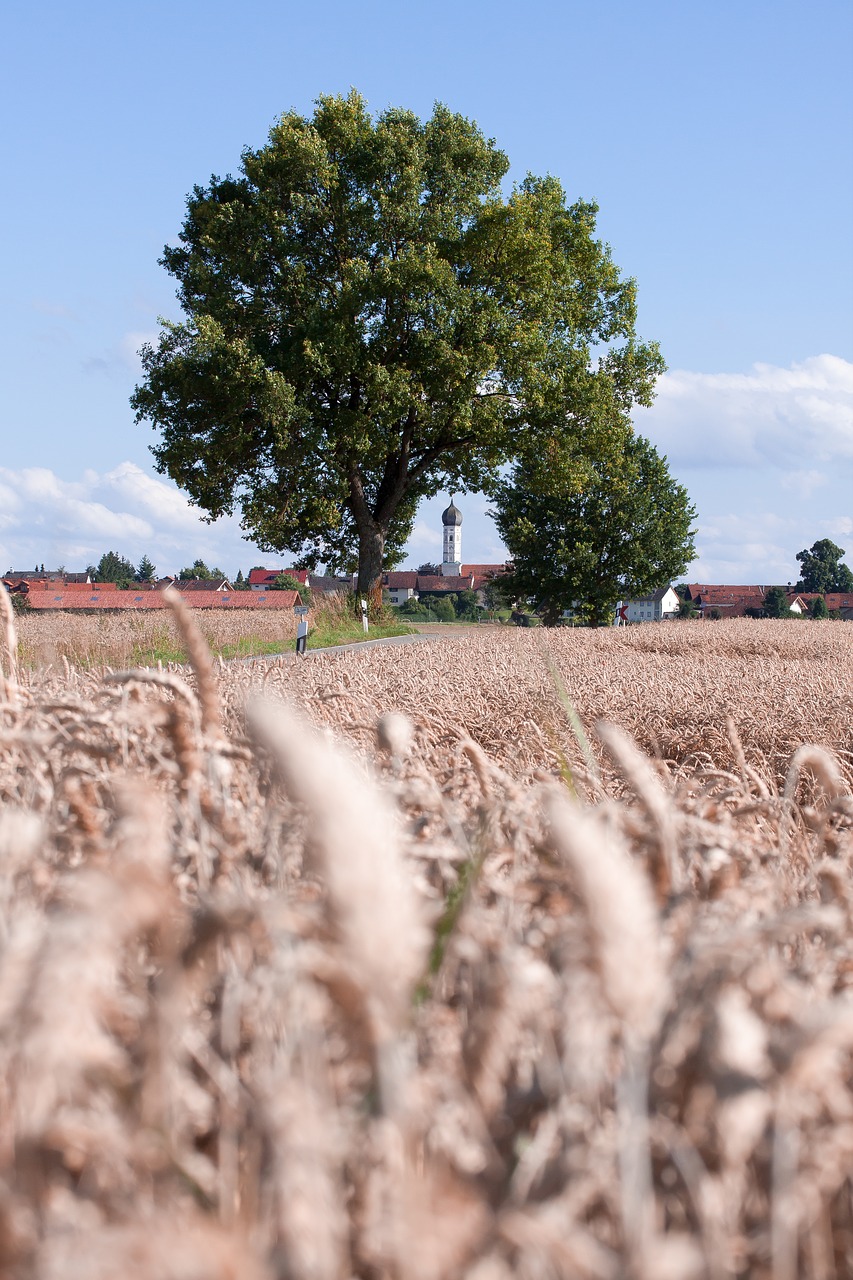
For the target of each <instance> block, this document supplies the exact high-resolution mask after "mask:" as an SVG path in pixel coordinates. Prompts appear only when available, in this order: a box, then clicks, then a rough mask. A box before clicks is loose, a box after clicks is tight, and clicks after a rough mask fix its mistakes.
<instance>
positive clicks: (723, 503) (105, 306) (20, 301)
mask: <svg viewBox="0 0 853 1280" xmlns="http://www.w3.org/2000/svg"><path fill="white" fill-rule="evenodd" d="M0 68H2V75H0V98H2V107H3V118H4V120H5V121H6V129H5V131H4V137H3V139H2V144H0V145H2V161H3V172H4V175H5V178H6V191H7V195H6V198H5V200H4V202H3V206H2V229H3V243H4V246H5V248H6V250H7V253H6V258H7V261H6V264H5V286H6V287H5V289H4V300H3V309H2V320H0V324H2V335H0V337H2V340H0V360H2V367H0V423H2V450H0V569H5V568H7V567H10V566H12V565H14V567H15V568H25V567H27V566H28V565H29V564H30V563H33V564H34V563H36V562H41V561H44V562H45V563H50V564H58V563H64V564H66V565H67V566H68V567H69V568H71V567H78V566H81V565H84V564H85V563H87V562H88V561H89V560H91V559H92V558H93V557H94V558H97V556H98V555H100V553H101V552H102V551H105V550H107V549H115V550H118V551H120V552H122V553H123V554H125V555H127V556H129V557H130V558H131V559H133V560H134V561H137V560H138V559H139V557H140V556H141V555H142V554H143V552H146V553H147V554H149V555H150V556H151V558H152V559H153V560H154V561H155V563H156V564H157V565H158V566H159V567H160V568H161V569H162V570H163V571H169V570H173V569H175V568H180V567H181V565H182V564H184V563H187V562H188V560H192V559H193V558H195V556H197V555H199V556H202V558H204V559H206V560H208V562H214V561H215V562H216V563H218V564H220V565H221V566H222V567H223V568H224V569H225V570H226V571H227V572H229V573H234V572H236V569H237V568H238V567H242V568H243V569H244V570H245V569H246V568H247V567H249V566H250V565H251V564H255V563H264V562H272V560H274V558H272V557H269V556H264V555H262V554H261V553H258V552H257V551H256V550H255V549H254V548H253V547H252V546H251V545H250V544H247V543H246V542H245V541H244V540H243V539H242V538H241V535H240V532H239V528H238V527H237V523H236V521H224V522H221V523H220V524H218V525H216V526H212V527H211V526H208V525H205V524H202V523H201V522H199V520H198V518H197V516H196V514H195V513H194V512H193V511H191V510H189V509H188V508H187V506H186V503H185V501H184V500H183V498H182V496H181V495H180V494H179V493H178V492H177V491H175V490H174V488H173V487H172V486H171V485H170V484H168V483H167V482H166V481H165V480H164V479H163V478H162V477H158V476H156V473H154V471H153V468H152V466H151V460H150V455H149V453H148V445H149V443H150V442H151V439H152V438H153V437H152V435H151V432H150V428H148V427H146V426H141V427H138V426H136V425H135V424H134V422H133V416H132V414H131V411H130V408H129V406H128V396H129V394H130V392H131V391H132V389H133V386H134V384H135V382H136V380H137V378H138V374H139V367H138V362H137V358H136V354H135V353H136V350H137V349H138V347H139V345H140V343H141V342H142V341H143V340H144V339H146V338H147V337H150V336H152V335H153V334H154V333H155V332H156V327H157V317H158V315H165V316H171V317H174V318H177V316H178V307H177V303H176V302H175V299H174V293H173V287H172V281H171V280H170V278H169V277H167V276H166V274H165V272H164V271H163V270H162V268H160V267H158V265H157V258H158V257H159V255H160V252H161V250H162V247H163V245H164V244H165V243H167V242H173V241H174V240H175V238H176V236H177V233H178V231H179V228H180V225H181V221H182V217H183V210H184V201H185V198H186V194H187V193H188V191H189V190H190V189H191V187H192V186H193V184H194V183H197V182H202V183H203V182H206V181H207V179H208V178H209V176H210V174H211V173H218V174H222V173H225V172H228V171H229V170H230V171H234V170H235V169H236V168H237V167H238V165H239V157H240V152H241V149H242V148H243V147H244V146H246V145H249V146H258V145H260V144H261V143H262V142H263V141H264V139H265V137H266V133H267V131H268V129H269V127H270V125H271V124H272V122H273V120H274V119H275V118H276V116H278V115H279V114H281V112H283V111H285V110H288V109H290V108H291V107H292V108H295V109H296V110H298V111H301V112H304V113H306V114H309V113H310V112H311V109H312V102H313V100H314V98H315V97H316V96H317V94H318V93H328V92H332V93H334V92H346V91H347V89H348V88H349V87H350V86H351V85H354V86H355V87H356V88H358V89H359V90H360V91H361V92H362V93H363V94H364V95H365V96H366V97H367V99H368V101H369V103H370V105H371V107H372V108H373V109H375V110H381V109H382V108H384V107H386V106H388V105H398V104H399V105H403V106H406V107H410V108H412V109H413V110H415V111H416V112H418V113H419V114H421V115H426V114H428V113H429V112H430V110H431V107H432V104H433V102H434V101H435V100H436V99H439V100H442V101H445V102H446V103H447V104H448V105H449V106H450V107H451V108H452V109H454V110H457V111H461V112H463V113H464V114H466V115H468V116H471V117H473V118H474V119H476V120H477V122H478V123H479V125H480V127H481V128H482V129H483V131H484V132H485V133H487V134H488V135H490V136H493V137H494V138H495V139H496V141H497V142H498V144H499V145H500V146H501V147H502V148H503V149H504V150H505V151H506V152H507V153H508V155H509V157H510V160H511V161H512V166H513V167H512V174H511V176H512V177H514V178H520V177H523V176H524V174H525V172H527V171H528V170H529V171H532V172H535V173H541V172H545V171H547V172H551V173H554V174H556V175H557V176H558V177H559V178H560V179H561V180H562V182H563V184H564V186H565V188H566V191H567V194H568V196H569V198H570V199H574V198H577V197H583V198H585V199H594V200H596V201H597V202H598V203H599V205H600V209H601V212H600V217H599V231H600V234H601V236H602V238H604V239H605V240H607V241H608V242H609V243H610V244H611V246H612V249H613V254H614V258H615V260H616V262H617V263H618V264H619V265H620V267H621V268H622V269H623V271H624V272H625V273H626V274H630V275H634V276H635V277H636V278H637V281H638V285H639V325H638V328H639V331H640V332H641V334H642V335H643V336H644V337H648V338H657V339H658V340H659V341H660V343H661V345H662V349H663V352H664V356H665V358H666V360H667V363H668V365H669V373H668V374H666V375H665V376H664V378H663V379H662V381H661V384H660V389H659V396H658V400H657V403H656V405H655V407H654V408H653V409H651V410H643V411H640V412H639V413H638V414H637V415H636V419H635V420H636V423H637V426H638V429H639V430H641V431H642V432H643V433H645V434H647V435H648V436H650V438H651V439H652V440H653V441H654V442H655V443H656V444H657V445H659V447H661V448H662V449H663V450H664V451H665V452H666V453H667V456H668V458H669V461H670V466H671V469H672V471H673V472H674V474H675V475H676V476H677V477H678V478H679V479H680V480H681V481H682V482H683V483H685V484H686V485H687V487H688V489H689V491H690V493H691V496H692V498H693V500H694V502H695V504H696V506H697V510H698V528H699V535H698V538H697V547H698V550H699V559H698V560H697V562H695V563H694V565H693V567H692V568H691V570H690V571H689V575H688V576H689V577H690V578H691V579H694V580H702V581H732V582H738V581H740V582H753V581H759V582H766V581H787V580H788V579H789V578H793V577H794V576H795V574H796V569H797V565H796V561H795V559H794V556H795V553H796V552H797V551H798V550H800V549H801V548H802V547H804V546H808V545H810V544H811V543H812V542H813V541H814V540H815V539H817V538H819V537H825V536H830V537H833V538H834V539H835V540H836V541H839V542H840V543H841V545H842V546H845V547H848V548H849V550H850V555H849V556H848V560H849V562H850V563H853V504H851V501H850V490H851V484H850V481H851V463H853V234H851V230H852V229H853V163H851V159H852V158H853V7H851V6H850V4H849V2H848V0H843V2H842V0H815V2H814V3H812V4H811V5H810V6H808V7H806V6H805V5H804V4H802V3H801V2H798V3H796V4H794V3H789V2H787V0H775V2H774V3H759V2H757V0H740V2H739V3H731V2H729V0H719V2H718V3H716V4H714V5H713V6H711V5H707V6H696V5H689V4H687V3H684V2H683V0H682V2H681V3H663V2H661V0H648V2H647V3H646V4H645V5H637V4H636V3H627V2H623V0H600V2H599V3H598V4H595V5H590V4H588V3H586V4H583V5H580V4H577V3H575V2H574V0H568V2H566V0H560V2H557V0H553V2H552V0H548V2H547V3H546V2H544V0H531V2H529V3H527V4H525V5H523V6H517V5H509V4H504V3H499V2H498V3H490V4H484V3H480V2H479V0H475V2H466V0H456V3H452V4H451V3H445V2H444V0H440V2H438V3H430V4H428V5H427V4H418V3H415V4H409V5H400V4H399V3H395V4H392V3H390V2H389V0H373V2H371V0H366V2H365V3H362V4H360V5H358V6H355V5H353V4H351V3H340V2H338V0H332V2H330V3H327V4H325V5H324V6H307V5H304V4H298V5H297V4H292V3H289V2H285V3H278V4H273V3H268V2H266V0H260V2H259V0H244V3H243V4H242V5H241V6H239V7H238V6H236V5H233V4H224V3H220V2H218V0H208V2H207V3H204V4H201V3H199V2H198V0H172V3H169V4H166V3H162V2H161V0H148V3H146V4H145V5H140V6H119V5H115V4H114V3H113V4H106V3H87V2H86V0H78V3H77V4H75V5H68V4H67V3H63V4H57V3H50V4H39V3H38V2H37V0H35V2H33V3H29V4H26V5H25V4H23V3H18V2H13V3H11V4H8V3H7V6H6V18H5V22H4V53H3V55H2V64H0ZM444 501H445V500H443V499H442V500H436V501H434V502H433V503H429V504H425V505H424V507H423V508H422V511H421V513H420V515H419V519H418V522H417V526H416V529H415V533H414V535H413V539H412V543H411V546H410V557H409V563H411V564H417V563H419V562H420V561H421V560H423V559H427V558H431V557H432V556H434V555H436V554H439V553H440V541H439V539H440V525H439V520H438V512H439V511H440V510H441V507H442V506H443V505H444ZM459 505H460V507H461V508H462V510H463V512H464V514H465V525H464V535H465V541H464V555H465V557H466V559H470V560H472V561H491V560H494V559H499V558H502V556H503V553H502V549H501V547H500V544H499V542H498V540H497V536H496V533H495V530H494V527H493V525H492V524H491V522H490V521H489V520H488V517H487V516H486V514H485V512H486V509H487V506H488V504H487V503H486V502H485V500H484V499H482V497H480V496H478V495H465V497H464V498H461V499H459Z"/></svg>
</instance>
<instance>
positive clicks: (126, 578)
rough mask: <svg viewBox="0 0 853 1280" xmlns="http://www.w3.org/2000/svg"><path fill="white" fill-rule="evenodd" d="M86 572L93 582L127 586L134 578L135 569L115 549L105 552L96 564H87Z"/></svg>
mask: <svg viewBox="0 0 853 1280" xmlns="http://www.w3.org/2000/svg"><path fill="white" fill-rule="evenodd" d="M93 569H94V572H92V570H93ZM88 572H89V575H90V577H92V578H94V580H95V582H114V583H115V584H116V586H118V587H129V586H130V584H131V583H132V582H134V581H135V580H136V569H135V568H134V567H133V565H132V564H131V562H130V561H129V560H126V559H125V558H124V556H120V555H119V553H118V552H117V551H107V552H105V553H104V555H102V556H101V558H100V560H99V561H98V563H97V565H96V566H93V565H90V566H89V570H88Z"/></svg>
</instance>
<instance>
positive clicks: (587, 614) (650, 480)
mask: <svg viewBox="0 0 853 1280" xmlns="http://www.w3.org/2000/svg"><path fill="white" fill-rule="evenodd" d="M493 514H494V516H495V521H496V523H497V526H498V530H499V531H500V534H501V537H502V538H503V540H504V542H505V543H506V545H507V547H508V549H509V552H510V555H511V556H512V559H513V565H514V567H513V571H512V573H511V574H509V575H507V577H506V578H502V579H501V589H502V590H503V591H506V590H507V589H512V590H514V591H515V592H516V594H517V595H518V596H519V597H522V598H523V597H528V598H531V599H533V600H534V601H535V602H536V606H537V608H538V610H539V612H540V613H541V614H542V615H543V617H544V619H545V621H546V622H555V621H556V620H557V619H558V618H559V616H560V614H561V613H562V611H563V610H564V609H566V608H571V609H572V610H573V612H574V614H575V617H577V618H579V619H580V620H582V621H586V622H589V623H591V624H592V625H593V626H600V625H601V624H602V623H603V622H606V621H608V620H609V619H610V618H611V617H612V616H613V609H614V606H615V605H616V603H617V601H618V600H620V599H624V598H626V597H632V596H638V595H645V594H646V593H647V592H649V591H652V590H655V589H657V588H658V587H661V586H666V585H667V584H668V583H669V582H670V581H671V580H672V579H673V578H674V577H676V576H678V575H679V574H681V573H683V572H684V570H685V569H686V568H687V565H688V564H689V563H690V561H691V560H692V559H693V555H694V551H693V532H694V531H693V529H692V527H691V526H692V523H693V519H694V517H695V514H696V513H695V510H694V508H693V507H692V506H691V504H690V501H689V498H688V495H687V490H686V489H685V488H684V487H683V485H680V484H678V483H677V482H676V481H675V480H674V479H673V478H672V476H671V475H670V473H669V468H668V467H667V463H666V458H662V457H661V456H660V455H659V454H658V453H657V451H656V450H655V449H654V447H653V446H652V445H651V444H650V443H649V441H648V440H646V439H644V438H643V437H642V436H636V435H634V434H633V433H632V432H631V431H630V430H629V429H628V428H627V427H623V428H622V431H621V438H620V436H619V434H618V433H616V434H615V435H614V436H613V437H612V438H611V440H610V442H609V444H608V445H607V446H606V447H603V446H602V447H599V448H596V449H593V450H590V449H588V448H586V447H584V446H583V445H580V446H578V447H576V448H575V449H574V451H573V452H571V453H565V452H564V453H562V454H560V453H558V449H557V446H555V445H552V446H551V447H550V448H548V449H546V451H545V452H544V454H543V455H542V456H540V457H539V458H538V459H523V460H522V461H520V462H518V463H517V464H516V465H515V467H514V468H513V471H512V474H511V476H510V478H509V479H508V480H506V481H504V482H503V483H502V484H501V485H500V487H499V490H498V495H497V500H496V504H495V511H494V513H493Z"/></svg>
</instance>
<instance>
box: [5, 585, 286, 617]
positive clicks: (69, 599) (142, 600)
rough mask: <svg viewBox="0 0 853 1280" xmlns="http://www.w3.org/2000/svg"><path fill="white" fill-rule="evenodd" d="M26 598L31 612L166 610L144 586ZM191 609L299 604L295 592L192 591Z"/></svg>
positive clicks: (46, 592)
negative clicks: (124, 589)
mask: <svg viewBox="0 0 853 1280" xmlns="http://www.w3.org/2000/svg"><path fill="white" fill-rule="evenodd" d="M27 599H28V601H29V604H30V607H31V608H32V609H40V610H52V611H64V610H71V609H73V610H80V611H86V610H88V611H97V612H102V611H110V610H119V609H120V610H124V611H138V610H141V609H168V607H169V606H168V604H167V603H166V601H165V600H164V599H163V595H162V592H160V591H151V590H148V589H147V588H145V587H140V588H139V589H136V588H133V587H131V588H129V589H128V590H127V591H119V590H117V589H116V588H113V589H112V590H107V591H105V590H91V591H89V592H84V591H76V590H72V591H66V590H64V589H62V588H59V589H57V590H52V589H50V588H48V589H44V590H38V591H34V590H30V591H29V593H28V595H27ZM186 603H187V604H188V605H189V606H190V608H191V609H266V610H269V609H286V610H290V609H293V608H294V606H295V605H297V604H299V595H298V593H297V592H296V591H259V592H253V591H193V592H191V593H189V594H188V595H187V597H186Z"/></svg>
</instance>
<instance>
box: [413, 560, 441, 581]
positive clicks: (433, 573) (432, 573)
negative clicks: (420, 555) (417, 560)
mask: <svg viewBox="0 0 853 1280" xmlns="http://www.w3.org/2000/svg"><path fill="white" fill-rule="evenodd" d="M418 573H422V574H423V575H424V577H425V578H426V577H430V578H437V577H439V575H440V574H441V565H440V564H432V562H431V561H429V560H428V561H427V562H426V564H419V565H418Z"/></svg>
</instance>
